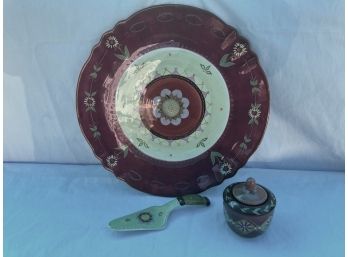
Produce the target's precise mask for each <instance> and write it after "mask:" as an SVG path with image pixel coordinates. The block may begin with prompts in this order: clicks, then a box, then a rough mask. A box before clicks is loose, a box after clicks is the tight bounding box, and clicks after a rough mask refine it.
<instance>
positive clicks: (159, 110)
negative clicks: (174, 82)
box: [152, 88, 190, 126]
mask: <svg viewBox="0 0 348 257" xmlns="http://www.w3.org/2000/svg"><path fill="white" fill-rule="evenodd" d="M152 101H153V103H154V106H155V107H154V108H153V111H152V114H153V116H155V117H156V118H157V119H160V121H161V124H162V125H164V126H168V125H170V124H172V125H174V126H178V125H180V123H181V119H186V118H187V117H188V116H189V111H188V109H187V107H188V106H189V104H190V101H189V100H188V99H187V98H186V97H183V96H182V92H181V90H178V89H175V90H173V91H170V90H169V89H167V88H165V89H162V91H161V95H160V96H156V97H155V98H154V99H153V100H152Z"/></svg>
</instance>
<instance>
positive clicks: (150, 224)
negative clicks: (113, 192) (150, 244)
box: [109, 195, 210, 231]
mask: <svg viewBox="0 0 348 257" xmlns="http://www.w3.org/2000/svg"><path fill="white" fill-rule="evenodd" d="M184 205H204V206H209V205H210V201H209V199H208V198H207V197H204V196H200V195H185V196H179V197H177V198H176V199H174V200H172V201H170V202H168V203H166V204H164V205H161V206H152V207H149V208H146V209H144V210H141V211H137V212H135V213H132V214H129V215H126V216H123V217H121V218H118V219H114V220H112V221H110V222H109V226H110V228H112V229H115V230H117V231H135V230H160V229H164V228H165V227H166V224H167V220H168V217H169V215H170V213H171V212H172V211H173V210H174V209H175V208H177V207H179V206H184Z"/></svg>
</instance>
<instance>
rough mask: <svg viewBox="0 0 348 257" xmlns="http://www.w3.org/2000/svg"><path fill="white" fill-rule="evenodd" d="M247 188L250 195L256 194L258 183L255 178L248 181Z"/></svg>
mask: <svg viewBox="0 0 348 257" xmlns="http://www.w3.org/2000/svg"><path fill="white" fill-rule="evenodd" d="M245 186H246V188H247V190H248V191H249V192H250V193H255V192H256V181H255V179H254V178H248V179H247V180H246V183H245Z"/></svg>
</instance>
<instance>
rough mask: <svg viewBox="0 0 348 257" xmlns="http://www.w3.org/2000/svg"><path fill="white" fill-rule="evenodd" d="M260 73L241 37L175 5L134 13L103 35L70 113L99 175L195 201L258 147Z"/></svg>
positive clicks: (264, 94) (264, 96)
mask: <svg viewBox="0 0 348 257" xmlns="http://www.w3.org/2000/svg"><path fill="white" fill-rule="evenodd" d="M268 112H269V92H268V85H267V80H266V77H265V74H264V72H263V70H262V68H261V67H260V64H259V62H258V59H257V56H256V55H255V54H254V53H253V52H252V51H251V50H250V47H249V43H248V42H247V40H246V39H244V38H243V37H241V36H239V34H238V33H237V31H236V30H235V29H234V28H233V27H231V26H229V25H226V24H225V23H224V22H223V21H222V20H221V19H219V18H218V17H216V16H215V15H214V14H212V13H210V12H207V11H205V10H202V9H198V8H195V7H190V6H184V5H160V6H153V7H150V8H147V9H144V10H141V11H139V12H137V13H135V14H134V15H132V16H131V17H129V18H128V19H126V20H124V21H121V22H119V23H117V24H116V26H115V27H114V28H113V29H112V30H110V31H107V32H106V33H104V34H103V36H102V38H101V39H100V41H99V43H98V44H97V45H96V46H95V47H94V48H93V49H92V51H91V55H90V57H89V58H88V60H87V61H86V63H85V65H84V66H83V68H82V71H81V73H80V77H79V81H78V86H77V115H78V121H79V124H80V127H81V130H82V132H83V134H84V136H85V138H86V140H87V141H88V142H89V144H90V146H91V147H92V149H93V151H94V154H95V155H96V157H97V158H98V159H99V160H100V161H101V162H102V164H103V165H104V167H105V168H106V169H108V170H110V171H112V172H113V173H114V174H115V175H116V176H117V177H118V178H120V179H122V180H124V181H125V182H126V183H128V184H129V185H130V186H132V187H134V188H137V189H139V190H141V191H144V192H148V193H152V194H157V195H164V196H175V195H184V194H189V193H198V192H201V191H204V190H205V189H207V188H210V187H212V186H215V185H218V184H220V183H221V182H222V181H223V180H224V179H226V178H229V177H232V176H233V175H234V174H235V173H236V171H237V170H238V169H239V168H240V167H242V166H243V165H244V164H245V163H246V162H247V160H248V158H249V157H250V156H251V155H252V153H253V152H254V151H255V150H256V148H257V147H258V145H259V143H260V141H261V139H262V136H263V134H264V131H265V127H266V124H267V118H268Z"/></svg>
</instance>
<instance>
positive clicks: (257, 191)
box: [232, 178, 267, 205]
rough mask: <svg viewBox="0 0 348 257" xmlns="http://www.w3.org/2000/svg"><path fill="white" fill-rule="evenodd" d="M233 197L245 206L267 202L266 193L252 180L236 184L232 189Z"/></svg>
mask: <svg viewBox="0 0 348 257" xmlns="http://www.w3.org/2000/svg"><path fill="white" fill-rule="evenodd" d="M232 193H233V196H234V197H235V198H236V199H237V200H238V201H240V202H241V203H243V204H246V205H260V204H262V203H264V202H265V201H266V200H267V192H266V191H265V189H263V188H262V187H261V186H259V185H258V184H256V181H255V179H254V178H248V179H247V180H246V182H242V183H237V184H236V185H235V186H234V187H233V189H232Z"/></svg>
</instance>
